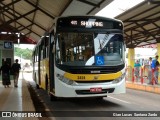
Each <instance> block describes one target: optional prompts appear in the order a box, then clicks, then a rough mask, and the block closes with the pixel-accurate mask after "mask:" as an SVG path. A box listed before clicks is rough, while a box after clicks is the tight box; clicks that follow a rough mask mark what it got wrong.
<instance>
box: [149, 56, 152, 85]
mask: <svg viewBox="0 0 160 120" xmlns="http://www.w3.org/2000/svg"><path fill="white" fill-rule="evenodd" d="M151 64H152V58H151V57H149V61H148V80H149V83H148V84H151V82H152V69H151Z"/></svg>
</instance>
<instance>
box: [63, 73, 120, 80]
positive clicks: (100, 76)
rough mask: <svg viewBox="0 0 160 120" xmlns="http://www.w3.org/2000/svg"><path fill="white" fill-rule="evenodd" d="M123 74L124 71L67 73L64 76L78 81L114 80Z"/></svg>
mask: <svg viewBox="0 0 160 120" xmlns="http://www.w3.org/2000/svg"><path fill="white" fill-rule="evenodd" d="M121 75H122V72H117V73H111V74H71V73H65V74H64V77H66V78H68V79H70V80H76V81H92V80H113V79H116V78H118V77H120V76H121Z"/></svg>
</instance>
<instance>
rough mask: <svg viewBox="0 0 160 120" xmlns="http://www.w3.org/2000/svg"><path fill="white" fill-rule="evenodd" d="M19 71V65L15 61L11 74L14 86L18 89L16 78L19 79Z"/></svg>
mask: <svg viewBox="0 0 160 120" xmlns="http://www.w3.org/2000/svg"><path fill="white" fill-rule="evenodd" d="M20 69H21V65H20V64H19V63H18V59H16V60H15V63H13V65H12V72H13V79H14V86H15V87H18V78H19V71H20Z"/></svg>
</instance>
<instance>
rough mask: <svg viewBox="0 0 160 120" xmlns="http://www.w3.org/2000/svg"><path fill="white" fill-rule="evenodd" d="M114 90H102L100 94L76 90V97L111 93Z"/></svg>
mask: <svg viewBox="0 0 160 120" xmlns="http://www.w3.org/2000/svg"><path fill="white" fill-rule="evenodd" d="M114 89H115V88H109V89H103V90H102V92H90V90H76V93H77V94H78V95H88V94H104V93H112V92H114Z"/></svg>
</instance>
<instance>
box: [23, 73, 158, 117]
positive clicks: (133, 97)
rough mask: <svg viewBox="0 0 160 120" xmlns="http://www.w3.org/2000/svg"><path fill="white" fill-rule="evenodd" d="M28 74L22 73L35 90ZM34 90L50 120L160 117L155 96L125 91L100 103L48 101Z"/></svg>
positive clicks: (42, 93)
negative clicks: (49, 113) (50, 117)
mask: <svg viewBox="0 0 160 120" xmlns="http://www.w3.org/2000/svg"><path fill="white" fill-rule="evenodd" d="M29 74H30V73H24V78H25V79H26V80H28V81H29V82H30V84H31V85H32V87H33V88H35V84H34V82H33V81H32V80H31V79H32V78H31V77H29ZM25 76H27V77H25ZM35 91H36V94H37V95H38V97H39V98H40V100H41V102H42V103H43V104H44V105H45V110H46V111H50V112H51V116H52V119H55V120H75V119H76V120H159V118H160V95H159V94H155V93H149V92H144V91H138V90H132V89H127V92H126V94H118V95H108V97H104V99H103V100H97V99H90V98H85V99H82V98H80V99H77V98H74V99H58V100H57V101H50V99H49V96H48V94H47V93H46V91H44V90H42V89H35ZM57 111H58V112H57ZM54 116H56V117H54ZM128 116H129V117H128ZM130 116H132V117H130ZM157 116H158V117H157Z"/></svg>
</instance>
